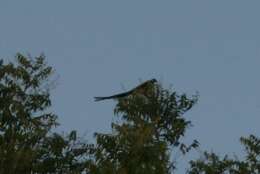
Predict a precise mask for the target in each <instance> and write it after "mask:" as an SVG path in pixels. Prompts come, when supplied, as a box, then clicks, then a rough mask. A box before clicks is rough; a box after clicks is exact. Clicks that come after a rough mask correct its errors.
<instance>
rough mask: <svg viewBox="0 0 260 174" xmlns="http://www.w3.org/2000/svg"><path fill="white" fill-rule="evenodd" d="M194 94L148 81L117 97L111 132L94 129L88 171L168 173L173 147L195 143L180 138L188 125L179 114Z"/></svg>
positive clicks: (183, 148)
mask: <svg viewBox="0 0 260 174" xmlns="http://www.w3.org/2000/svg"><path fill="white" fill-rule="evenodd" d="M196 101H197V96H194V97H193V98H191V99H189V98H188V97H187V96H186V95H185V94H183V95H178V94H177V93H176V92H171V91H170V90H165V89H163V88H162V87H161V86H160V85H159V84H157V85H152V84H151V85H150V86H149V87H148V89H146V90H144V91H143V92H142V93H140V92H136V93H134V94H133V95H130V96H128V97H125V98H121V99H119V100H118V103H117V105H116V108H115V110H114V112H115V115H116V116H118V120H117V121H115V122H113V123H112V125H111V126H112V133H111V134H102V133H96V134H95V136H96V146H95V147H94V148H93V149H92V155H93V160H92V163H91V164H90V166H89V171H90V173H92V174H101V173H106V174H110V173H111V174H112V173H113V174H116V173H118V174H119V173H120V174H146V173H147V174H163V173H170V172H171V171H172V170H173V169H174V167H175V164H174V162H173V161H171V160H170V155H171V151H172V149H173V148H180V149H181V151H182V152H183V153H186V152H188V151H189V150H190V149H191V148H194V147H197V146H198V142H197V141H196V140H195V141H194V142H193V143H192V144H191V145H186V144H184V143H182V142H181V137H183V136H184V135H185V131H186V129H187V128H188V127H189V126H190V124H191V123H190V122H189V121H187V120H186V119H185V118H184V117H183V114H184V113H185V112H187V111H188V110H189V109H191V107H192V106H193V105H194V104H195V103H196Z"/></svg>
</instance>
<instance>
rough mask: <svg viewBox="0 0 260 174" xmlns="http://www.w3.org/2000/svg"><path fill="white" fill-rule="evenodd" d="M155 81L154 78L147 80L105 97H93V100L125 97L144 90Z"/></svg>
mask: <svg viewBox="0 0 260 174" xmlns="http://www.w3.org/2000/svg"><path fill="white" fill-rule="evenodd" d="M156 82H157V80H156V79H151V80H147V81H145V82H144V83H141V84H140V85H138V86H137V87H135V88H134V89H131V90H129V91H127V92H124V93H120V94H116V95H111V96H107V97H94V98H95V101H100V100H106V99H117V98H122V97H127V96H129V95H131V94H132V93H134V92H136V91H140V90H145V89H146V87H147V86H149V85H151V84H154V83H156Z"/></svg>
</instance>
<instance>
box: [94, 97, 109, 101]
mask: <svg viewBox="0 0 260 174" xmlns="http://www.w3.org/2000/svg"><path fill="white" fill-rule="evenodd" d="M94 99H95V101H101V100H106V99H109V98H108V97H94Z"/></svg>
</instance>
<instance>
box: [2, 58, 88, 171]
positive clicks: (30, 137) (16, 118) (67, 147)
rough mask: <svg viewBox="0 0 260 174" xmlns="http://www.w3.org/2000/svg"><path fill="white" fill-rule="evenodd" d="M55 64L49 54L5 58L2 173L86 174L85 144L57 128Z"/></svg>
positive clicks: (74, 134)
mask: <svg viewBox="0 0 260 174" xmlns="http://www.w3.org/2000/svg"><path fill="white" fill-rule="evenodd" d="M52 73H53V69H52V68H51V67H50V66H47V64H46V62H45V57H44V55H40V56H39V57H36V58H30V57H26V56H24V55H22V54H20V53H18V54H17V55H16V63H8V64H4V62H3V60H1V63H0V157H1V158H0V173H5V174H9V173H10V174H13V173H72V171H73V173H80V172H81V171H83V167H82V165H83V164H85V162H84V163H83V161H82V159H79V158H81V156H82V155H83V154H86V151H87V149H88V148H87V147H85V144H82V143H80V142H79V140H77V139H76V132H75V131H72V132H71V133H69V135H68V136H62V135H59V134H57V133H51V129H52V128H53V127H55V126H57V125H58V123H57V116H56V115H55V114H53V113H51V112H49V111H48V108H49V107H50V106H51V100H50V93H49V89H50V88H49V87H50V81H49V77H50V75H51V74H52Z"/></svg>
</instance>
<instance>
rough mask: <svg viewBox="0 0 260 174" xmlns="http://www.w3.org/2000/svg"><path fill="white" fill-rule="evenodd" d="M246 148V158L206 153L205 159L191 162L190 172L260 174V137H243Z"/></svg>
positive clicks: (202, 173)
mask: <svg viewBox="0 0 260 174" xmlns="http://www.w3.org/2000/svg"><path fill="white" fill-rule="evenodd" d="M240 141H241V143H242V144H243V145H244V147H245V150H246V157H245V160H243V161H240V160H238V159H231V158H229V157H228V156H227V155H226V156H225V157H224V158H223V159H220V157H218V156H217V155H216V154H214V153H208V152H205V153H204V158H205V159H203V160H197V161H191V162H190V165H191V167H190V171H189V173H190V174H225V173H226V174H259V173H260V139H259V138H258V137H256V136H254V135H250V136H249V137H247V138H244V137H241V138H240Z"/></svg>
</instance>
